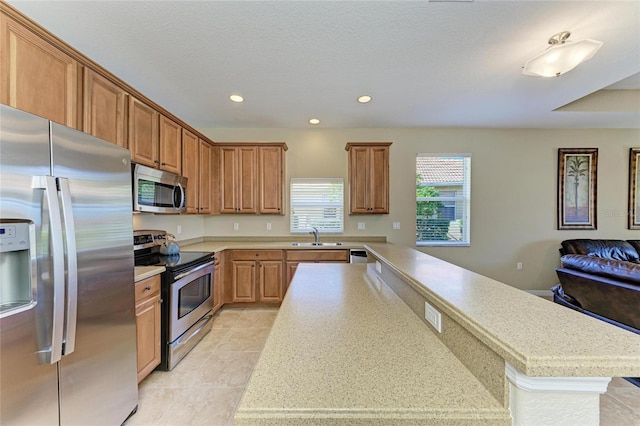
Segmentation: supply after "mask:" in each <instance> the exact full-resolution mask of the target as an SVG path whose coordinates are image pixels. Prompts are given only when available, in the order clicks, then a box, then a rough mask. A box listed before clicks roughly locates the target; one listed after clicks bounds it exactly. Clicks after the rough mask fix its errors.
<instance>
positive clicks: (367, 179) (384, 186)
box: [345, 142, 391, 214]
mask: <svg viewBox="0 0 640 426" xmlns="http://www.w3.org/2000/svg"><path fill="white" fill-rule="evenodd" d="M390 146H391V142H383V143H373V142H371V143H365V142H349V143H348V144H347V146H346V147H345V149H346V150H347V151H348V152H349V214H388V213H389V147H390Z"/></svg>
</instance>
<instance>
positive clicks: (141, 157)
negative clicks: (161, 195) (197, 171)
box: [0, 0, 213, 209]
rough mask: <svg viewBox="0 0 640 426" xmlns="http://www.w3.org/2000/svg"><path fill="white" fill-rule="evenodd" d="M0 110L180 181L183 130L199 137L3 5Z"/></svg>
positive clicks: (0, 5)
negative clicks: (44, 122)
mask: <svg viewBox="0 0 640 426" xmlns="http://www.w3.org/2000/svg"><path fill="white" fill-rule="evenodd" d="M0 102H1V103H3V104H5V105H9V106H12V107H14V108H18V109H21V110H23V111H27V112H30V113H32V114H36V115H39V116H41V117H44V118H47V119H49V120H53V121H55V122H58V123H61V124H64V125H66V126H69V127H73V128H76V129H79V130H82V131H84V132H86V133H89V134H91V135H94V136H96V137H99V138H101V139H104V140H106V141H109V142H112V143H114V144H117V145H120V146H123V147H125V148H128V149H129V150H130V151H131V158H132V160H133V161H135V162H137V163H141V164H145V165H147V166H150V167H155V168H160V169H163V170H167V171H171V172H174V173H178V174H179V173H180V172H181V169H182V159H181V157H182V147H181V137H182V129H183V128H188V129H189V131H190V132H191V133H194V134H198V132H197V131H196V130H195V129H193V128H190V127H189V126H188V125H187V124H186V123H184V122H182V121H181V120H180V119H179V118H177V117H175V116H173V115H172V114H171V113H170V112H168V111H166V110H165V109H163V108H162V107H161V106H160V105H157V104H155V103H154V102H153V101H151V100H150V99H148V98H146V97H145V96H144V95H143V94H142V93H140V92H138V91H137V90H136V89H135V88H133V87H131V86H129V85H128V84H127V83H125V82H124V81H122V80H120V79H119V78H118V77H117V76H115V75H113V74H111V73H110V72H109V71H108V70H106V69H104V68H102V67H101V66H100V65H99V64H97V63H95V62H93V61H92V60H91V59H90V58H88V57H86V56H84V55H83V54H82V53H80V52H78V51H77V50H75V49H74V48H73V47H71V46H69V45H68V44H66V43H64V42H63V41H62V40H60V39H59V38H57V37H56V36H55V35H53V34H51V33H50V32H48V31H47V30H45V29H44V28H43V27H41V26H40V25H38V24H37V23H35V22H33V21H32V20H30V19H29V18H28V17H26V16H25V15H23V14H22V13H20V12H19V11H17V10H16V9H14V8H13V7H12V6H11V5H9V4H8V3H6V2H4V1H2V0H0ZM198 138H199V139H201V140H203V141H205V140H206V138H205V137H204V136H203V135H198ZM206 141H207V142H208V143H213V142H212V141H209V140H206ZM208 204H211V203H208ZM209 209H210V207H209Z"/></svg>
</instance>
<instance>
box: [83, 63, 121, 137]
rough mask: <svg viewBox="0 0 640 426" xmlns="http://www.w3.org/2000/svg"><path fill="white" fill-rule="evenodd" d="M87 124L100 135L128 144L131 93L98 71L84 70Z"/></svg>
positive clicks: (84, 120) (84, 124)
mask: <svg viewBox="0 0 640 426" xmlns="http://www.w3.org/2000/svg"><path fill="white" fill-rule="evenodd" d="M83 89H84V93H83V94H84V96H83V99H84V103H83V110H84V114H83V119H82V122H83V128H82V130H83V131H84V132H85V133H89V134H90V135H93V136H95V137H98V138H100V139H104V140H106V141H108V142H111V143H113V144H116V145H119V146H121V147H123V148H127V147H128V144H127V139H126V128H127V126H126V124H127V123H126V117H127V114H126V108H127V94H126V92H125V91H124V90H123V89H122V88H121V87H120V86H118V85H116V84H114V83H112V82H111V81H109V80H107V79H106V78H104V77H103V76H101V75H100V74H98V73H97V72H95V71H93V70H91V69H89V68H86V69H85V70H84V84H83Z"/></svg>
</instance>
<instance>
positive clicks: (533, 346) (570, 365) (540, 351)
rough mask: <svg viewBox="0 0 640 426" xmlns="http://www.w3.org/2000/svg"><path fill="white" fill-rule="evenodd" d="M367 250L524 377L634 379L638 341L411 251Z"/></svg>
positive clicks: (639, 364)
mask: <svg viewBox="0 0 640 426" xmlns="http://www.w3.org/2000/svg"><path fill="white" fill-rule="evenodd" d="M366 248H367V250H368V251H369V252H370V254H371V255H373V257H374V258H377V259H378V260H379V261H380V262H382V263H383V264H384V265H385V266H387V267H388V268H389V269H390V270H392V271H394V273H396V274H397V275H399V276H401V277H402V279H403V280H404V281H406V282H407V283H408V284H410V285H411V286H412V287H413V288H415V289H416V290H417V291H418V292H419V293H421V294H422V295H424V296H425V297H426V298H427V299H428V300H430V301H432V302H433V303H432V304H433V305H435V306H436V307H437V308H438V309H440V310H442V312H444V313H446V314H447V315H449V316H450V317H451V318H453V319H454V320H455V321H456V322H458V323H459V324H461V325H462V326H463V327H464V328H466V329H467V330H468V331H469V332H471V333H472V334H473V335H474V336H476V337H477V338H478V339H479V340H480V341H481V342H483V343H484V344H485V345H487V346H488V347H490V348H491V349H492V350H493V351H495V352H496V353H497V354H498V355H500V356H501V357H502V358H504V359H505V360H506V361H508V362H509V363H510V364H511V365H513V366H514V367H515V368H516V369H517V370H519V371H520V372H521V373H523V374H526V375H528V376H540V377H551V376H555V377H564V376H566V377H577V376H583V377H627V376H631V377H637V376H640V335H637V334H634V333H631V332H629V331H626V330H623V329H621V328H619V327H615V326H613V325H611V324H607V323H605V322H604V321H600V320H597V319H595V318H591V317H589V316H587V315H584V314H581V313H579V312H576V311H573V310H571V309H568V308H566V307H564V306H560V305H558V304H555V303H552V302H550V301H548V300H544V299H542V298H540V297H537V296H534V295H531V294H529V293H526V292H524V291H522V290H519V289H516V288H514V287H511V286H509V285H506V284H503V283H500V282H498V281H495V280H493V279H490V278H487V277H485V276H482V275H480V274H477V273H474V272H471V271H469V270H466V269H464V268H461V267H458V266H456V265H453V264H451V263H448V262H445V261H443V260H440V259H437V258H435V257H433V256H429V255H427V254H424V253H422V252H419V251H417V250H413V249H411V248H409V247H404V246H399V245H393V244H367V245H366Z"/></svg>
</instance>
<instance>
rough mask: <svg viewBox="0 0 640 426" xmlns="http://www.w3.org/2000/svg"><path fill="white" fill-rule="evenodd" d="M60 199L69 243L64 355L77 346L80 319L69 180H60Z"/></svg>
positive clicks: (76, 257) (74, 232) (74, 230)
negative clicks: (77, 329)
mask: <svg viewBox="0 0 640 426" xmlns="http://www.w3.org/2000/svg"><path fill="white" fill-rule="evenodd" d="M58 188H59V190H60V199H61V200H62V220H63V221H64V232H65V241H66V243H67V309H66V318H65V324H66V326H65V330H64V346H63V348H62V354H63V355H69V354H70V353H72V352H73V351H74V349H75V346H76V322H77V318H78V250H77V246H76V237H75V235H76V229H75V221H74V219H73V210H72V205H71V190H70V189H69V179H66V178H58Z"/></svg>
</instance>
